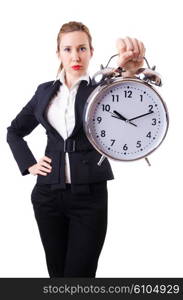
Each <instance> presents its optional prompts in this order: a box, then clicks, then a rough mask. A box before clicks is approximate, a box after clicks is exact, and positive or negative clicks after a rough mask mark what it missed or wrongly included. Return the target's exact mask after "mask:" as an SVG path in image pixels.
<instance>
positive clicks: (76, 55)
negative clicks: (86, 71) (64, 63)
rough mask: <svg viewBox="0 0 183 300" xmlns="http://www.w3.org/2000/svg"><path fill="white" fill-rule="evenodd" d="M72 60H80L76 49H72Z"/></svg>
mask: <svg viewBox="0 0 183 300" xmlns="http://www.w3.org/2000/svg"><path fill="white" fill-rule="evenodd" d="M72 60H73V61H79V60H80V56H79V53H78V51H77V50H73V51H72Z"/></svg>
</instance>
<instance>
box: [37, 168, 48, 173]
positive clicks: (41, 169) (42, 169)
mask: <svg viewBox="0 0 183 300" xmlns="http://www.w3.org/2000/svg"><path fill="white" fill-rule="evenodd" d="M38 170H39V171H45V172H48V173H50V172H51V170H50V169H47V168H45V167H42V166H40V167H39V168H38Z"/></svg>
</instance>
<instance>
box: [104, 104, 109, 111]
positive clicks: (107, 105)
mask: <svg viewBox="0 0 183 300" xmlns="http://www.w3.org/2000/svg"><path fill="white" fill-rule="evenodd" d="M110 109H111V107H110V105H109V104H106V105H105V104H102V110H103V111H105V110H106V111H110Z"/></svg>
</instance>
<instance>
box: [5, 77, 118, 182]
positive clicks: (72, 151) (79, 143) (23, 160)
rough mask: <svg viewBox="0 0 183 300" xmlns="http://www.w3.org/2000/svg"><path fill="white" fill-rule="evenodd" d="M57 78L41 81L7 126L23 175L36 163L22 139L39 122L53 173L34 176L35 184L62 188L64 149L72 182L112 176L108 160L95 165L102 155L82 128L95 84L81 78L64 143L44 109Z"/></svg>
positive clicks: (91, 180) (106, 178)
mask: <svg viewBox="0 0 183 300" xmlns="http://www.w3.org/2000/svg"><path fill="white" fill-rule="evenodd" d="M60 85H61V82H60V80H56V81H49V82H45V83H42V84H40V85H39V86H38V87H37V90H36V92H35V94H34V96H33V97H32V99H31V100H30V101H29V102H28V103H27V104H26V105H25V106H24V107H23V109H22V110H21V111H20V113H19V114H18V115H17V116H16V118H15V119H14V120H13V121H12V122H11V125H10V126H9V127H8V128H7V130H8V133H7V142H8V144H9V146H10V148H11V150H12V153H13V155H14V158H15V160H16V162H17V164H18V166H19V169H20V171H21V173H22V175H26V174H29V171H28V168H29V167H30V166H32V165H34V164H35V163H37V161H36V159H35V157H34V156H33V154H32V152H31V150H30V148H29V147H28V145H27V143H26V141H25V140H24V139H23V137H25V136H26V135H28V134H29V133H30V132H31V131H32V130H33V129H34V128H35V127H36V126H37V125H38V124H41V125H42V126H44V128H45V129H46V134H47V146H46V149H45V155H46V156H48V157H50V158H51V159H52V163H51V165H52V172H51V173H49V174H48V175H47V176H43V175H37V183H38V184H51V185H52V187H53V188H54V187H55V188H65V152H66V151H67V152H68V153H69V160H70V168H71V184H72V185H79V184H87V183H92V182H100V181H104V180H111V179H114V175H113V172H112V169H111V166H110V163H109V161H108V159H107V158H106V159H105V160H104V161H103V162H102V164H101V166H98V165H97V162H98V161H99V159H100V157H101V154H100V153H99V152H98V151H96V150H95V148H94V147H93V146H92V145H91V143H90V142H89V140H88V139H87V137H86V135H85V132H84V129H83V109H84V105H85V102H86V100H87V98H88V96H89V95H90V93H91V92H92V91H93V89H94V88H95V87H96V86H92V85H91V80H90V84H89V85H87V82H86V81H81V83H80V85H79V88H78V92H77V95H76V100H75V120H76V123H75V127H74V129H73V132H72V134H71V135H70V136H69V138H67V140H66V141H65V142H64V140H63V138H62V136H61V135H60V134H59V133H58V132H57V131H56V130H55V129H54V128H53V127H52V126H51V125H50V124H49V122H48V121H47V119H46V116H45V112H46V108H47V107H48V105H49V101H50V100H51V99H52V97H53V96H54V95H55V94H56V93H57V91H58V90H59V87H60Z"/></svg>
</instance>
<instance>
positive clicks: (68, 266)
mask: <svg viewBox="0 0 183 300" xmlns="http://www.w3.org/2000/svg"><path fill="white" fill-rule="evenodd" d="M117 49H118V52H119V54H120V55H119V62H118V65H119V66H120V67H124V68H125V69H126V72H125V76H134V74H135V72H136V71H137V69H138V68H139V67H141V66H142V65H143V56H144V53H145V49H144V46H143V43H142V42H140V41H138V40H137V39H131V38H128V37H127V38H125V39H119V40H118V41H117ZM93 51H94V49H93V46H92V38H91V35H90V32H89V30H88V28H87V27H86V26H85V25H83V24H82V23H79V22H69V23H66V24H64V25H63V26H62V27H61V29H60V31H59V33H58V37H57V55H58V58H59V60H60V67H59V70H58V73H57V80H55V81H49V82H45V83H42V84H40V85H39V86H38V88H37V90H36V92H35V94H34V96H33V97H32V99H31V100H30V101H29V102H28V103H27V104H26V105H25V106H24V107H23V109H22V110H21V112H20V113H19V114H18V115H17V116H16V118H15V119H14V120H13V121H12V123H11V126H9V127H8V134H7V141H8V143H9V145H10V148H11V150H12V152H13V155H14V158H15V160H16V161H17V164H18V166H19V168H20V171H21V173H22V175H26V174H29V173H30V174H32V175H37V182H36V184H35V186H34V188H33V191H32V194H31V200H32V204H33V209H34V213H35V218H36V221H37V224H38V228H39V232H40V237H41V241H42V244H43V247H44V250H45V256H46V262H47V268H48V272H49V276H50V277H95V275H96V270H97V264H98V259H99V255H100V252H101V250H102V247H103V243H104V239H105V235H106V229H107V195H108V194H107V180H112V179H114V176H113V173H112V170H111V167H110V164H109V162H108V160H107V159H105V160H104V161H103V163H102V165H101V166H100V167H99V166H98V165H97V162H98V161H99V158H100V156H101V155H100V154H99V153H98V152H97V151H96V150H95V149H94V148H93V146H92V145H91V144H90V142H89V141H88V139H87V137H86V135H85V133H84V130H83V126H82V112H83V108H84V104H85V102H86V100H87V98H88V96H89V95H90V93H91V92H92V91H93V89H94V88H96V86H92V85H91V79H90V77H89V75H88V73H87V69H88V65H89V62H90V59H91V58H92V56H93ZM38 124H41V125H43V126H44V127H45V129H46V134H47V138H48V141H47V146H46V149H45V156H44V157H43V158H41V159H40V160H39V161H38V162H37V161H36V159H35V158H34V156H33V154H32V152H31V150H30V149H29V147H28V145H27V143H26V142H25V141H24V139H23V138H24V137H25V136H26V135H28V134H29V133H30V132H31V131H32V130H33V129H34V128H35V127H36V126H37V125H38Z"/></svg>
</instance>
